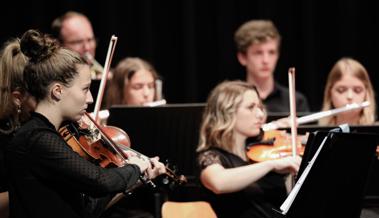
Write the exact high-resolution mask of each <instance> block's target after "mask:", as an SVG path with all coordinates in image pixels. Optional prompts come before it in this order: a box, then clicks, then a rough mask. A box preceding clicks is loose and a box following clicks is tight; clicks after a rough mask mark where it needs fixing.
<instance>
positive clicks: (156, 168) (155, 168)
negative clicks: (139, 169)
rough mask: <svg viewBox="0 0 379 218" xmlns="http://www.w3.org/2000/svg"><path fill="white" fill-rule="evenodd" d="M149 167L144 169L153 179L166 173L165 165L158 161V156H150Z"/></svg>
mask: <svg viewBox="0 0 379 218" xmlns="http://www.w3.org/2000/svg"><path fill="white" fill-rule="evenodd" d="M150 163H151V168H148V169H147V170H146V172H147V176H148V178H149V179H154V178H155V177H157V176H159V175H161V174H164V173H166V166H165V165H164V164H163V163H162V162H160V161H159V157H153V158H150Z"/></svg>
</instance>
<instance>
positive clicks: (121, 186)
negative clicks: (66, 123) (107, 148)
mask: <svg viewBox="0 0 379 218" xmlns="http://www.w3.org/2000/svg"><path fill="white" fill-rule="evenodd" d="M6 163H7V167H8V174H9V177H8V178H9V197H10V216H11V217H16V218H20V217H38V218H43V217H49V218H50V217H65V218H67V217H70V218H73V217H88V216H89V215H88V214H89V212H88V211H86V205H85V200H86V195H88V196H96V197H101V196H107V194H111V193H117V192H122V191H124V190H126V189H127V188H129V187H130V186H131V185H133V184H135V183H136V182H137V180H138V178H139V176H140V170H139V168H138V166H136V165H132V164H131V165H126V166H124V167H120V168H110V169H104V168H101V167H99V166H96V165H94V164H92V163H91V162H89V161H87V160H85V159H84V158H82V157H80V156H79V155H78V154H77V153H75V152H74V151H73V150H72V149H71V147H69V146H68V145H67V144H66V142H65V141H64V140H63V139H62V137H61V136H60V135H59V133H58V132H57V131H56V130H55V128H54V126H53V125H52V124H51V123H50V122H49V121H48V119H47V118H45V117H44V116H42V115H41V114H38V113H33V114H32V118H31V120H30V121H28V122H27V123H26V124H25V125H23V126H22V127H21V128H20V129H19V130H18V131H17V132H16V134H15V136H14V137H13V139H12V141H11V142H10V145H9V146H8V148H7V153H6Z"/></svg>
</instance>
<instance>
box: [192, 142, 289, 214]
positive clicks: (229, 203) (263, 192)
mask: <svg viewBox="0 0 379 218" xmlns="http://www.w3.org/2000/svg"><path fill="white" fill-rule="evenodd" d="M215 163H218V164H220V165H222V166H223V167H224V168H235V167H239V166H244V165H247V164H250V163H248V162H246V161H244V160H242V159H241V158H240V157H238V156H236V155H234V154H232V153H229V152H227V151H225V150H222V149H219V148H210V149H208V150H206V151H203V152H200V153H199V154H198V164H199V167H200V170H202V169H204V168H206V167H207V166H209V165H212V164H215ZM204 189H206V188H205V187H204ZM206 193H207V194H206V196H207V199H206V200H207V201H209V203H210V204H211V205H212V208H213V209H214V211H215V212H216V214H217V217H218V218H222V217H225V218H226V217H228V218H229V217H235V218H245V217H246V218H247V217H250V218H251V217H257V218H258V217H259V218H266V217H273V215H274V211H273V208H276V209H278V208H279V207H280V205H281V204H282V203H283V201H284V200H285V197H286V189H285V186H284V177H283V176H282V175H280V174H277V173H269V174H267V175H266V176H264V177H263V178H261V179H260V180H258V181H257V182H255V183H253V184H251V185H250V186H248V187H247V188H245V189H243V190H241V191H238V192H234V193H227V194H217V195H216V194H214V193H213V192H211V191H209V190H207V189H206Z"/></svg>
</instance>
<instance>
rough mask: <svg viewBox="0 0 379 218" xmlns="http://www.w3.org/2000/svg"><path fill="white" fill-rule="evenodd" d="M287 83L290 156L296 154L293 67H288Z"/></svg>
mask: <svg viewBox="0 0 379 218" xmlns="http://www.w3.org/2000/svg"><path fill="white" fill-rule="evenodd" d="M288 85H289V94H290V123H291V144H292V156H293V157H296V155H297V143H296V138H297V117H296V91H295V68H294V67H291V68H289V69H288Z"/></svg>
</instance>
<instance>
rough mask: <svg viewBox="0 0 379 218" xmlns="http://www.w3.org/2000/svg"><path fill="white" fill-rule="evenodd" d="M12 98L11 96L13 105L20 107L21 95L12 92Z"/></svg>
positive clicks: (17, 92) (18, 92)
mask: <svg viewBox="0 0 379 218" xmlns="http://www.w3.org/2000/svg"><path fill="white" fill-rule="evenodd" d="M12 96H13V103H14V104H15V105H17V106H21V103H22V99H23V97H24V96H23V94H21V92H20V91H13V92H12Z"/></svg>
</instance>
